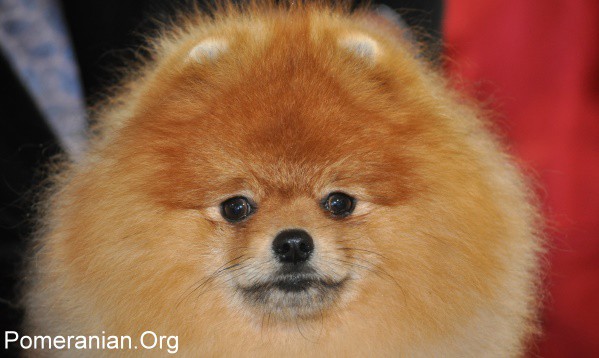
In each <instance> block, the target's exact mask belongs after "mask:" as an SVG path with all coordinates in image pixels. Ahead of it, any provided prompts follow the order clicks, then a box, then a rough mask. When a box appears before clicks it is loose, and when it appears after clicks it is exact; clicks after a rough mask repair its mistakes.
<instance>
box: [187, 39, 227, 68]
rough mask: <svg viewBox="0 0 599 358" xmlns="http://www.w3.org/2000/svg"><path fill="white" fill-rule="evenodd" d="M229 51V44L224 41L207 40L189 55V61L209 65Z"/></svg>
mask: <svg viewBox="0 0 599 358" xmlns="http://www.w3.org/2000/svg"><path fill="white" fill-rule="evenodd" d="M228 49H229V43H228V42H227V41H226V40H224V39H219V38H207V39H204V40H202V41H200V43H198V44H197V45H195V46H194V47H193V48H192V49H191V50H190V51H189V53H188V58H187V60H188V61H193V62H196V63H208V62H212V61H215V60H217V59H218V58H219V57H220V56H222V54H223V53H225V52H226V51H227V50H228Z"/></svg>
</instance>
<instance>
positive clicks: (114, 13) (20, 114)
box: [0, 0, 443, 356]
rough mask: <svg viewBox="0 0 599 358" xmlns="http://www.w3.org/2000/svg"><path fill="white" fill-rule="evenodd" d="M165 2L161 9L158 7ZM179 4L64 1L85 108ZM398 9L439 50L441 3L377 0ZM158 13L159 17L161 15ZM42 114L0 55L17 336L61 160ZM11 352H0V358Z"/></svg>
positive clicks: (1, 230)
mask: <svg viewBox="0 0 599 358" xmlns="http://www.w3.org/2000/svg"><path fill="white" fill-rule="evenodd" d="M166 3H168V5H165V4H166ZM177 3H183V1H169V2H166V1H159V0H144V1H123V0H102V1H97V0H85V1H80V0H69V1H63V13H64V17H65V19H66V22H67V25H68V28H69V31H70V34H71V40H72V42H73V46H74V50H75V54H76V57H77V60H78V64H79V67H80V71H81V77H82V81H83V87H84V91H85V95H86V98H87V101H88V103H92V102H93V101H94V98H97V97H98V96H99V95H100V94H101V92H102V90H103V89H104V88H106V86H108V85H111V84H113V83H114V81H115V80H116V79H117V77H116V76H115V74H114V73H115V71H114V68H115V66H122V65H123V64H125V63H126V62H127V60H128V59H131V57H132V54H133V53H134V51H136V48H137V47H138V46H139V45H140V44H141V40H140V36H139V34H141V33H147V32H148V31H152V29H153V25H152V22H151V21H150V19H153V18H166V17H168V14H172V9H173V8H176V7H177ZM382 3H384V4H386V5H388V6H389V7H391V8H393V9H398V8H401V9H402V10H401V13H402V16H403V18H404V20H405V21H406V22H407V23H408V24H409V25H411V26H414V27H415V28H417V29H418V30H417V31H416V32H417V33H419V34H420V35H419V36H422V37H423V38H425V39H426V40H427V41H428V42H429V43H430V44H431V45H430V48H431V52H432V53H435V52H436V51H438V50H439V48H440V47H439V42H438V39H439V37H440V26H441V19H442V13H443V11H442V9H443V6H442V5H443V2H442V1H441V0H427V1H418V0H412V1H409V0H406V1H386V2H382ZM161 14H162V15H161ZM60 153H61V150H60V148H59V147H58V145H57V142H56V139H55V138H54V137H53V135H52V133H51V132H50V130H49V128H48V127H47V126H46V124H45V123H44V120H43V117H42V115H41V114H40V113H39V112H38V111H37V109H36V107H35V105H34V103H33V102H32V100H31V98H30V97H29V95H28V93H27V91H26V90H25V88H24V87H23V86H22V85H21V83H20V82H19V80H18V78H17V77H16V76H15V75H14V74H13V73H12V71H11V69H10V67H9V66H8V63H7V62H6V59H5V58H4V56H3V55H2V53H0V332H2V342H0V343H1V344H2V348H3V346H4V331H7V330H15V331H20V322H21V319H22V314H23V312H22V309H21V308H20V307H19V305H18V303H17V302H18V299H17V295H18V294H17V292H18V283H19V272H20V267H21V264H22V257H23V254H24V251H25V247H26V242H27V238H28V237H29V236H30V235H31V232H32V229H33V227H34V220H33V217H34V204H35V194H36V193H37V192H39V190H40V189H41V186H42V185H43V179H44V171H43V167H44V165H45V164H47V163H48V162H49V161H50V160H51V159H52V158H53V157H54V156H56V155H57V154H60ZM16 353H17V352H16V351H14V350H13V351H9V352H7V351H4V350H0V356H2V355H15V354H16Z"/></svg>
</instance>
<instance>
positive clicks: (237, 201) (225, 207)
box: [220, 196, 253, 222]
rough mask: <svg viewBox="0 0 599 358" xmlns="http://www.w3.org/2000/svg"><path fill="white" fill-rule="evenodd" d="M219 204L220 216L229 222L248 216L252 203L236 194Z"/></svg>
mask: <svg viewBox="0 0 599 358" xmlns="http://www.w3.org/2000/svg"><path fill="white" fill-rule="evenodd" d="M220 205H221V214H222V216H223V217H224V218H225V219H227V220H228V221H230V222H239V221H242V220H244V219H245V218H247V217H248V216H250V214H251V213H252V210H253V208H252V205H251V204H250V201H249V200H248V199H247V198H246V197H243V196H236V197H234V198H231V199H227V200H225V201H223V203H222V204H220Z"/></svg>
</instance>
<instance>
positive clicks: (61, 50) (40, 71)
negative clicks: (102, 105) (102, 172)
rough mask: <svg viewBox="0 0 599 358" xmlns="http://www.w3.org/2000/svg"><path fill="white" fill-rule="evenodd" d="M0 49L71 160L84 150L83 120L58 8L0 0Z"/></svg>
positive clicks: (49, 2)
mask: <svg viewBox="0 0 599 358" xmlns="http://www.w3.org/2000/svg"><path fill="white" fill-rule="evenodd" d="M0 49H1V50H2V51H3V53H4V56H5V57H6V59H7V61H8V62H9V63H10V65H11V66H12V67H13V70H14V71H15V72H16V73H17V74H18V76H19V78H20V79H21V82H22V83H23V85H24V87H25V88H27V90H28V91H29V93H30V95H31V97H32V98H33V100H34V102H35V103H36V105H37V107H38V109H39V111H40V112H41V113H42V114H43V115H44V117H45V118H46V120H47V122H48V124H49V127H50V128H51V130H52V131H53V132H54V134H55V135H56V137H57V138H58V140H59V142H60V144H61V145H62V146H63V148H64V149H65V151H66V152H67V153H68V154H70V155H71V156H72V157H73V158H74V159H76V158H77V156H78V155H79V154H80V153H81V151H82V150H83V147H84V144H85V130H86V114H85V105H84V100H83V91H82V88H81V82H80V78H79V72H78V68H77V64H76V61H75V56H74V54H73V50H72V47H71V43H70V39H69V36H68V31H67V28H66V26H65V24H64V22H63V17H62V13H61V8H60V4H59V2H58V1H57V0H0ZM0 85H1V84H0ZM0 120H2V118H0Z"/></svg>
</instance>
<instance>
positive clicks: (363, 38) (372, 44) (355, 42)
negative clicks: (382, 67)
mask: <svg viewBox="0 0 599 358" xmlns="http://www.w3.org/2000/svg"><path fill="white" fill-rule="evenodd" d="M338 44H339V46H340V47H341V48H343V49H345V50H347V51H348V52H350V53H351V54H352V55H354V56H356V57H359V58H361V59H363V60H364V61H366V62H368V63H370V64H374V63H376V61H377V58H378V57H379V55H380V46H379V44H378V42H377V41H376V40H375V39H373V38H371V37H370V36H367V35H364V34H361V33H355V34H349V35H345V36H343V37H341V38H340V39H339V41H338Z"/></svg>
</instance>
